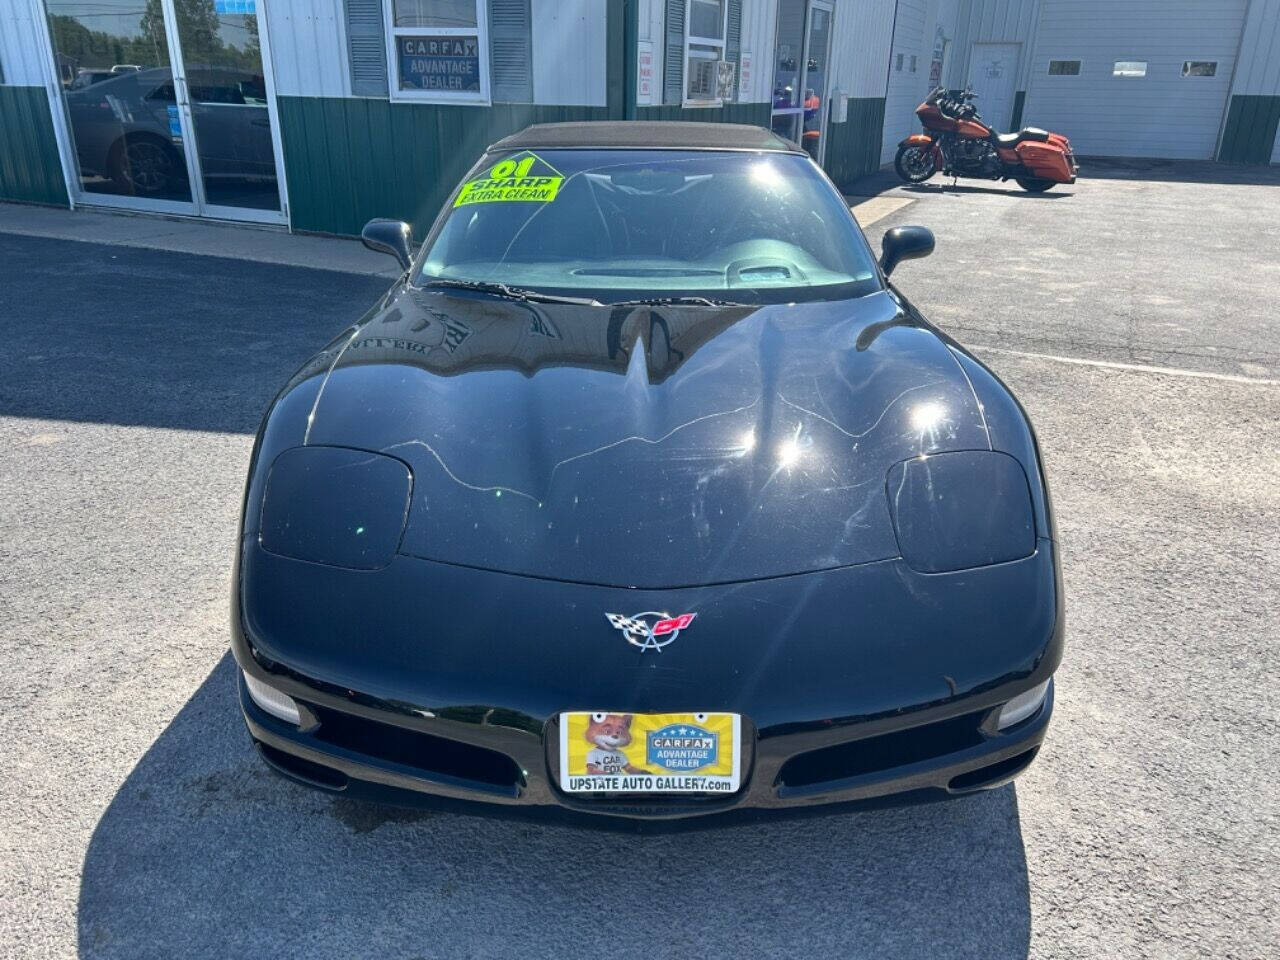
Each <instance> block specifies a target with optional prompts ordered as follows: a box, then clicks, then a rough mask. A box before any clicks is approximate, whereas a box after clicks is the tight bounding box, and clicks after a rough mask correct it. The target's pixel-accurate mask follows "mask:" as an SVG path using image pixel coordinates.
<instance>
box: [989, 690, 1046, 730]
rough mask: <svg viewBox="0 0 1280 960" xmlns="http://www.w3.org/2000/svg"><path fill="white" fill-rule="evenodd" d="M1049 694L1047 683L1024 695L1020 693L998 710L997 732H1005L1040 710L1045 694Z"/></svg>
mask: <svg viewBox="0 0 1280 960" xmlns="http://www.w3.org/2000/svg"><path fill="white" fill-rule="evenodd" d="M1048 692H1049V681H1048V680H1046V681H1045V682H1044V683H1039V684H1036V685H1035V686H1034V687H1032V688H1031V689H1030V690H1028V691H1026V692H1025V693H1020V694H1018V695H1017V696H1016V697H1014V698H1013V699H1012V700H1010V701H1009V702H1008V703H1006V704H1005V705H1004V706H1003V707H1001V708H1000V719H999V720H997V721H996V729H997V730H1006V729H1008V728H1009V727H1012V726H1013V725H1014V724H1015V723H1021V722H1022V721H1023V720H1025V719H1027V717H1029V716H1031V715H1032V714H1033V713H1035V712H1036V711H1037V710H1039V709H1040V704H1042V703H1044V697H1045V694H1047V693H1048Z"/></svg>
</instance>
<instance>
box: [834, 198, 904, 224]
mask: <svg viewBox="0 0 1280 960" xmlns="http://www.w3.org/2000/svg"><path fill="white" fill-rule="evenodd" d="M915 202H916V199H915V197H872V198H871V199H870V200H863V201H862V202H861V203H855V204H853V205H852V206H850V207H849V209H850V210H852V211H853V215H854V216H855V217H857V218H858V224H859V225H860V226H861V227H862V228H863V229H864V230H865V229H866V228H867V227H869V226H871V224H873V223H875V222H876V221H877V220H883V219H884V218H885V217H887V216H888V215H889V214H891V213H893V212H895V211H897V210H901V209H902V208H903V207H905V206H906V205H907V204H909V203H915Z"/></svg>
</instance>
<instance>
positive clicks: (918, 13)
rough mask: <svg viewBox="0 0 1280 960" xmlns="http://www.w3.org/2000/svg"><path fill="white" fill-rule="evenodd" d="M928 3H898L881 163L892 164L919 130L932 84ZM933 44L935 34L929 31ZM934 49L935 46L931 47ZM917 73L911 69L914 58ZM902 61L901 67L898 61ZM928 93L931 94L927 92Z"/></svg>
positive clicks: (910, 0) (909, 0)
mask: <svg viewBox="0 0 1280 960" xmlns="http://www.w3.org/2000/svg"><path fill="white" fill-rule="evenodd" d="M928 12H929V4H928V2H927V0H898V15H897V19H896V21H895V23H894V27H893V45H892V47H891V48H890V52H889V61H888V65H887V66H888V78H889V82H888V88H887V90H886V92H885V98H884V139H883V142H882V144H881V150H880V162H881V163H888V162H889V161H890V160H892V159H893V155H894V153H896V152H897V149H898V143H899V142H900V141H901V140H902V139H903V138H904V137H907V136H909V135H910V134H912V133H915V132H916V130H917V129H918V128H919V124H918V123H917V121H916V116H915V109H916V107H917V106H919V104H920V101H921V100H923V99H924V93H923V92H922V90H923V88H924V87H925V86H926V85H927V84H928V82H929V58H928V57H926V56H925V50H924V46H925V44H924V37H925V21H926V20H928V18H929V17H928ZM929 34H930V41H932V39H933V37H932V34H933V31H932V30H930V31H929ZM931 48H932V46H931ZM913 56H914V57H915V58H916V69H915V71H914V72H913V71H912V69H911V58H912V57H913ZM899 57H901V58H902V61H901V63H902V65H901V67H899V65H898V63H899V61H898V58H899ZM926 92H927V91H926Z"/></svg>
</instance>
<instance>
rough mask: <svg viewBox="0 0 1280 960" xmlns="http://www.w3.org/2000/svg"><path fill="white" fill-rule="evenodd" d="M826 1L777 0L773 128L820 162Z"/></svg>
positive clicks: (826, 72)
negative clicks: (802, 147)
mask: <svg viewBox="0 0 1280 960" xmlns="http://www.w3.org/2000/svg"><path fill="white" fill-rule="evenodd" d="M833 9H834V8H833V5H832V4H831V3H830V2H827V0H812V2H810V3H808V4H806V3H805V0H778V27H777V34H776V41H775V47H774V58H773V114H772V126H773V132H774V133H776V134H779V135H780V136H783V137H786V138H787V139H788V140H792V141H794V142H796V143H799V144H802V145H803V146H804V148H805V149H806V150H807V151H808V152H809V155H810V156H812V157H813V158H814V159H815V160H817V161H819V162H821V159H822V141H823V133H824V131H823V126H824V123H823V121H824V118H825V116H826V111H825V110H824V104H825V102H826V96H827V84H828V78H829V76H830V73H831V71H830V58H831V19H832V13H833Z"/></svg>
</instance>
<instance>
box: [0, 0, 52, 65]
mask: <svg viewBox="0 0 1280 960" xmlns="http://www.w3.org/2000/svg"><path fill="white" fill-rule="evenodd" d="M36 29H37V24H36V23H35V22H34V21H33V20H32V17H31V4H30V3H29V2H28V0H0V65H2V66H3V67H4V82H5V83H7V84H9V85H11V86H21V87H43V86H46V84H47V82H48V76H47V73H46V68H45V64H44V56H43V54H42V53H41V47H40V44H39V43H37V41H36V37H37V33H36Z"/></svg>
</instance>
